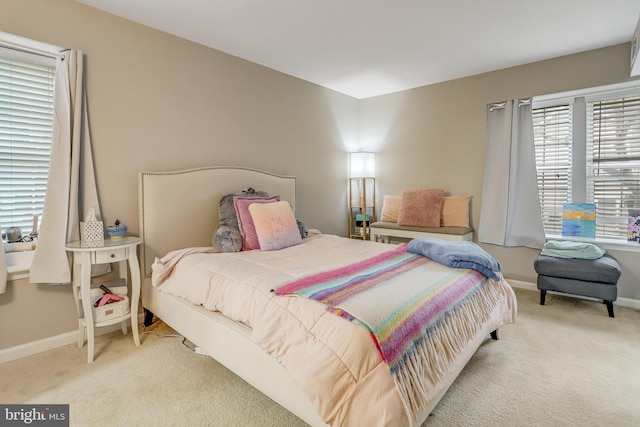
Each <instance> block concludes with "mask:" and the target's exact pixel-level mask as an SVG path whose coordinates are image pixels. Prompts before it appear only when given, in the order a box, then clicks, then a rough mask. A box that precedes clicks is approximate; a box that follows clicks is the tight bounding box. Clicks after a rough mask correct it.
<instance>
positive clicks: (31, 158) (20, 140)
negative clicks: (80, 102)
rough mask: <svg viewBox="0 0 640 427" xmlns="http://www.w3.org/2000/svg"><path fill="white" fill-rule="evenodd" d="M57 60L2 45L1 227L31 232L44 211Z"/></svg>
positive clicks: (0, 114) (0, 50) (0, 70)
mask: <svg viewBox="0 0 640 427" xmlns="http://www.w3.org/2000/svg"><path fill="white" fill-rule="evenodd" d="M54 76H55V60H54V59H51V58H46V57H42V56H39V55H33V54H25V53H21V52H16V51H12V50H10V49H4V48H0V226H2V231H3V233H4V231H5V230H6V228H7V227H10V226H16V227H20V228H21V229H22V231H23V235H24V234H28V233H30V232H31V230H32V227H33V224H34V215H40V214H42V207H43V203H44V196H45V192H46V188H47V176H48V172H49V158H50V153H51V140H52V126H53V82H54Z"/></svg>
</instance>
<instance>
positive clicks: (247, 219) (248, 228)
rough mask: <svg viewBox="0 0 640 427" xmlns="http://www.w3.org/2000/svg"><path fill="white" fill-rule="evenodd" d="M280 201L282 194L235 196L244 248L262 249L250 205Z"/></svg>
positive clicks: (234, 200)
mask: <svg viewBox="0 0 640 427" xmlns="http://www.w3.org/2000/svg"><path fill="white" fill-rule="evenodd" d="M278 201H280V196H271V197H234V198H233V206H234V207H235V209H236V214H237V216H238V228H239V229H240V234H241V235H242V250H243V251H251V250H253V249H260V242H259V241H258V235H257V233H256V227H255V225H254V224H253V218H252V217H251V213H250V212H249V206H250V205H252V204H253V203H274V202H278Z"/></svg>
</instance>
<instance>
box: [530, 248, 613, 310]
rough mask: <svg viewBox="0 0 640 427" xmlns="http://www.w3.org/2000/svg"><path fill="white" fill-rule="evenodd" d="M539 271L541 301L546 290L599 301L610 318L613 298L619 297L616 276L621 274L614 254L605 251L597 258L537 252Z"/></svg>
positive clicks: (535, 265) (537, 268) (536, 268)
mask: <svg viewBox="0 0 640 427" xmlns="http://www.w3.org/2000/svg"><path fill="white" fill-rule="evenodd" d="M533 265H534V268H535V270H536V272H537V273H538V280H537V282H538V289H540V304H541V305H544V301H545V296H546V294H547V291H555V292H562V293H566V294H572V295H579V296H584V297H590V298H596V299H600V300H602V301H603V302H604V303H605V304H606V305H607V310H608V312H609V317H613V301H615V300H616V299H617V298H618V286H617V285H618V279H619V278H620V275H621V274H622V270H621V269H620V265H619V264H618V261H616V259H615V258H614V257H612V256H611V255H609V254H604V255H603V256H602V257H601V258H598V259H576V258H557V257H552V256H546V255H538V257H537V258H536V260H535V261H534V264H533Z"/></svg>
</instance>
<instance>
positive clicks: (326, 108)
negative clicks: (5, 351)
mask: <svg viewBox="0 0 640 427" xmlns="http://www.w3.org/2000/svg"><path fill="white" fill-rule="evenodd" d="M0 31H4V32H8V33H12V34H16V35H19V36H23V37H28V38H31V39H35V40H40V41H43V42H47V43H51V44H54V45H57V46H63V47H68V48H73V49H79V50H82V51H83V53H84V55H85V59H86V74H87V92H88V97H89V102H88V106H89V116H90V123H91V136H92V142H93V149H94V157H95V165H96V173H97V180H98V188H99V192H100V198H101V205H102V211H103V215H104V218H105V221H107V222H113V221H114V220H115V219H116V218H118V219H120V220H121V221H122V222H123V223H125V224H127V225H128V226H129V230H130V231H131V232H132V233H136V232H137V231H138V205H137V203H138V194H137V175H138V173H139V172H140V171H145V170H173V169H182V168H192V167H199V166H206V165H242V166H248V167H255V168H258V169H264V170H268V171H271V172H275V173H280V174H284V175H293V176H296V177H297V189H298V194H297V198H296V208H297V216H298V218H300V219H301V220H303V221H304V222H305V224H307V226H309V227H312V228H319V229H321V230H323V231H325V232H327V233H333V234H346V231H347V221H346V218H347V216H346V215H347V208H346V195H345V192H346V173H347V163H346V162H347V155H346V153H347V148H346V147H345V144H347V143H349V144H352V143H353V141H355V139H356V131H357V111H358V102H357V100H355V99H353V98H351V97H348V96H345V95H342V94H338V93H336V92H333V91H330V90H327V89H324V88H322V87H319V86H317V85H314V84H311V83H308V82H305V81H303V80H300V79H297V78H294V77H290V76H287V75H284V74H282V73H279V72H276V71H273V70H270V69H267V68H265V67H262V66H259V65H256V64H254V63H250V62H247V61H244V60H241V59H238V58H235V57H232V56H230V55H226V54H224V53H221V52H218V51H215V50H212V49H209V48H206V47H203V46H201V45H198V44H195V43H191V42H188V41H186V40H182V39H179V38H176V37H173V36H170V35H167V34H165V33H161V32H159V31H156V30H153V29H150V28H148V27H143V26H140V25H137V24H134V23H132V22H129V21H126V20H124V19H120V18H117V17H114V16H112V15H109V14H107V13H104V12H100V11H98V10H96V9H92V8H90V7H87V6H84V5H82V4H80V3H77V2H75V1H73V0H0ZM238 190H241V189H238ZM74 307H75V306H74V303H73V297H72V292H71V287H70V286H69V285H64V286H61V287H56V288H55V289H53V288H51V287H46V286H36V285H31V284H29V283H27V281H26V280H20V281H17V282H15V283H11V284H9V290H8V292H7V293H6V294H4V295H0V349H2V348H8V347H12V346H15V345H18V344H21V343H24V342H29V341H33V340H37V339H42V338H46V337H49V336H54V335H57V334H62V333H64V332H68V331H72V330H74V329H75V328H77V320H76V314H75V308H74Z"/></svg>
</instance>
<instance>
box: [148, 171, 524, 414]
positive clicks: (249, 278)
mask: <svg viewBox="0 0 640 427" xmlns="http://www.w3.org/2000/svg"><path fill="white" fill-rule="evenodd" d="M295 186H296V180H295V178H294V177H288V176H281V175H277V174H272V173H268V172H264V171H259V170H255V169H247V168H242V167H220V166H214V167H205V168H197V169H189V170H181V171H169V172H142V173H140V175H139V221H140V234H141V237H142V239H143V244H142V245H141V257H140V259H141V264H142V266H141V271H142V275H143V280H142V283H143V285H142V305H143V307H144V309H145V312H146V313H152V314H153V315H155V316H157V317H159V318H160V319H162V320H163V321H164V322H165V323H167V324H168V325H169V326H171V327H172V328H174V329H175V330H176V331H177V332H178V333H180V334H182V335H183V336H185V337H186V338H187V339H188V340H190V341H191V342H193V343H194V344H195V345H197V346H198V347H199V348H200V349H202V350H203V351H204V352H206V353H207V354H208V355H210V356H211V357H213V358H214V359H216V360H217V361H218V362H220V363H221V364H223V365H224V366H226V367H227V368H228V369H230V370H231V371H233V372H234V373H236V374H237V375H238V376H240V377H241V378H243V379H244V380H245V381H247V382H248V383H250V384H252V385H253V386H254V387H255V388H257V389H258V390H260V391H261V392H262V393H264V394H266V395H267V396H269V397H270V398H271V399H273V400H274V401H275V402H277V403H278V404H280V405H282V406H283V407H284V408H286V409H288V410H289V411H290V412H292V413H294V414H295V415H296V416H298V417H299V418H301V419H302V420H303V421H305V422H306V423H308V424H309V425H312V426H326V425H347V426H348V425H389V426H395V425H397V426H405V425H406V426H414V425H415V426H418V425H420V424H422V423H423V422H424V420H425V419H426V417H427V416H428V415H429V413H430V412H431V411H432V410H433V408H434V407H435V406H436V404H437V403H438V401H439V400H440V399H441V398H442V396H443V395H444V394H445V393H446V391H447V389H448V388H449V386H450V385H451V384H452V383H453V381H454V380H455V378H456V377H457V376H458V374H459V373H460V371H461V370H462V369H463V368H464V366H465V364H466V363H467V362H468V360H469V359H470V358H471V357H472V356H473V354H474V353H475V351H476V350H477V348H478V347H479V346H480V345H481V344H482V343H483V342H484V341H485V340H486V339H488V338H489V336H490V335H491V336H492V337H493V338H497V330H498V328H499V327H500V326H502V325H504V324H506V323H511V322H513V321H515V314H516V301H515V296H514V294H513V291H512V290H511V288H510V287H509V285H508V284H507V283H506V282H505V281H504V279H503V278H502V277H501V276H500V277H499V279H498V280H492V279H488V280H487V279H485V280H484V281H483V286H484V287H485V288H488V287H489V286H488V285H486V283H490V284H491V289H492V290H491V292H490V293H491V294H492V298H487V297H485V296H484V294H482V295H480V292H478V293H477V294H478V295H480V297H482V298H483V299H486V300H487V301H489V302H487V304H488V307H486V308H485V309H484V311H485V313H484V315H483V316H484V317H483V319H482V321H477V322H476V321H473V320H471V321H470V320H465V322H466V323H465V325H464V327H462V328H460V330H459V331H458V330H454V333H453V334H451V335H456V336H458V335H459V336H462V335H465V334H467V335H469V336H468V338H466V339H464V340H462V339H457V341H459V344H458V345H457V348H456V349H455V351H452V350H451V349H447V351H446V352H447V353H452V354H447V356H446V357H444V355H442V356H440V355H438V357H434V359H442V360H445V359H447V358H449V359H451V361H450V363H445V362H438V363H440V364H442V367H441V369H439V372H438V375H431V374H430V373H428V372H427V373H424V372H423V373H422V374H420V377H423V376H425V377H426V376H428V377H429V378H430V379H429V380H427V381H426V382H425V384H426V386H424V388H425V390H423V391H421V395H422V396H423V398H424V399H423V400H422V401H420V402H419V403H418V404H415V402H410V403H407V398H406V396H405V394H403V392H401V391H399V386H398V374H396V375H395V376H392V375H391V373H390V369H389V366H387V363H389V362H388V361H387V363H385V361H383V359H385V357H386V353H384V352H382V350H381V342H376V341H375V340H372V336H374V335H373V334H372V332H371V330H368V329H367V328H365V327H363V326H362V325H361V324H358V321H357V319H356V321H353V319H350V320H345V317H347V316H344V315H342V316H341V315H336V314H339V313H337V311H339V310H334V311H333V312H330V311H328V310H327V307H326V306H325V305H323V304H321V303H319V302H318V301H314V300H309V299H307V298H304V297H302V296H300V295H293V296H292V295H291V294H289V295H284V294H283V295H279V294H277V293H278V290H279V289H284V288H285V286H283V285H286V284H287V280H286V279H287V278H289V279H291V278H297V279H300V280H301V281H302V280H304V279H307V278H308V277H311V276H314V274H316V273H317V274H318V275H320V274H321V272H322V274H325V270H326V271H327V272H331V273H333V272H334V271H338V270H340V269H341V268H342V269H346V267H345V266H347V265H349V266H351V265H355V264H358V263H366V262H369V261H370V260H372V259H377V258H379V257H386V256H390V255H389V254H390V253H391V252H394V251H399V250H400V249H395V246H394V245H387V244H384V243H376V242H370V241H356V240H351V239H347V238H342V237H337V236H327V235H323V234H321V233H315V234H314V233H312V234H314V235H312V236H311V237H309V238H306V239H304V240H303V241H302V243H301V244H299V245H295V246H292V247H287V248H284V249H281V250H276V251H260V250H255V251H243V252H239V253H234V254H219V253H209V252H211V251H210V250H209V249H210V246H211V237H212V234H213V233H214V231H215V229H216V227H217V226H218V203H219V201H220V199H221V198H222V197H223V196H225V195H227V194H230V193H236V192H238V191H240V190H242V189H245V188H249V187H252V188H256V189H260V190H265V191H267V192H268V193H270V194H272V195H275V194H277V195H279V196H280V199H281V200H283V201H286V202H288V203H289V205H290V206H291V208H292V209H293V210H294V211H295V201H296V188H295ZM302 220H304V219H303V218H302ZM208 248H209V249H208ZM330 253H331V255H329V254H330ZM394 253H395V252H394ZM325 254H326V255H325ZM336 255H337V258H338V259H340V262H337V263H336ZM398 256H403V257H408V256H410V255H407V254H401V255H398ZM212 257H213V258H212ZM265 257H266V258H265ZM297 257H300V258H297ZM414 258H420V259H422V258H425V257H421V256H420V257H414ZM414 258H412V259H414ZM159 259H162V260H164V261H165V262H166V264H167V265H171V266H172V268H171V269H168V270H167V272H166V274H164V275H163V280H162V281H158V274H157V269H158V263H159ZM293 259H295V260H296V261H295V262H292V261H290V260H293ZM298 259H299V260H300V261H298ZM407 259H408V258H407ZM205 260H206V261H205ZM211 260H213V264H215V263H219V264H221V265H222V268H223V269H224V271H226V272H227V273H225V279H224V280H222V279H220V280H221V281H220V283H221V285H220V286H221V289H225V286H227V282H230V286H229V289H230V290H231V291H230V293H231V294H234V293H236V290H237V289H238V288H240V287H242V286H245V285H246V286H248V289H249V290H250V295H253V296H249V297H245V296H242V298H250V299H247V300H246V303H243V304H241V305H244V306H247V307H253V308H256V307H257V310H256V311H255V313H257V314H255V313H252V314H246V315H245V314H244V313H242V312H238V311H237V310H240V308H238V304H237V303H236V304H235V306H234V305H233V304H231V303H227V302H216V301H213V302H210V303H209V302H204V301H205V299H209V298H215V294H216V292H217V291H208V290H206V289H207V288H206V286H210V285H211V283H213V285H215V284H216V283H218V282H216V281H217V280H218V277H221V275H220V273H218V272H217V270H216V271H214V272H213V273H212V272H210V271H209V268H212V269H213V268H214V267H209V264H210V263H211V262H212V261H211ZM231 260H233V262H237V261H239V262H241V263H245V264H242V265H249V264H247V263H249V262H251V263H252V264H250V267H248V268H245V267H237V266H235V264H229V263H231V262H232V261H231ZM412 262H413V261H412ZM420 262H422V263H427V264H429V265H430V267H429V268H434V269H435V270H434V272H433V273H431V272H430V273H428V275H427V276H425V277H431V275H432V274H433V275H434V276H433V277H434V278H436V277H439V276H437V274H450V271H449V270H455V271H456V274H457V272H458V271H459V270H467V269H451V268H449V267H445V266H443V265H441V264H439V263H436V262H428V261H421V260H420ZM154 263H155V265H154ZM341 263H342V264H341ZM161 264H162V263H161ZM334 264H336V266H335V269H334V267H333V266H334ZM162 265H163V266H164V264H162ZM256 265H257V266H256ZM265 266H266V267H265ZM276 266H278V267H276ZM263 267H264V268H266V270H265V271H262V270H260V269H261V268H263ZM420 268H426V267H420ZM174 269H175V270H174ZM189 269H191V270H189ZM234 269H235V270H234ZM234 271H236V273H233V272H234ZM245 271H251V272H252V274H251V275H249V274H244V272H245ZM228 272H232V273H228ZM237 272H243V274H238V273H237ZM472 273H473V272H472ZM181 274H182V275H181ZM185 274H186V275H185ZM412 274H413V273H412ZM416 274H417V273H416ZM421 274H422V273H421ZM234 275H238V276H242V277H241V278H240V277H238V278H235V276H234ZM200 276H202V277H203V278H204V279H203V280H199V279H198V280H196V279H197V278H198V277H200ZM398 276H399V275H398ZM415 277H418V276H415ZM421 277H422V276H421ZM483 277H484V276H483ZM165 280H166V281H165ZM381 280H382V279H381ZM393 280H396V276H394V277H393ZM207 281H208V282H209V283H208V284H204V282H207ZM152 282H155V284H156V286H154V283H152ZM200 282H203V283H202V284H200ZM271 282H273V284H271ZM181 283H188V286H187V287H186V289H188V291H185V292H186V294H185V295H180V296H178V293H175V294H174V293H171V292H172V289H174V288H175V289H178V288H179V285H180V284H181ZM296 283H297V282H296ZM385 283H386V282H385ZM289 284H291V283H289ZM241 285H242V286H241ZM280 286H282V287H280ZM163 288H165V289H163ZM167 289H169V290H167ZM274 291H275V292H274ZM205 294H206V295H205ZM211 294H213V295H214V296H212V295H211ZM254 296H255V298H254ZM198 298H201V300H200V299H198ZM224 298H230V297H226V296H225V297H224ZM225 301H226V300H225ZM205 307H207V308H205ZM282 307H284V309H282ZM349 307H351V306H349ZM227 310H228V312H227ZM274 310H276V311H274ZM279 310H283V311H282V313H281V312H280V311H279ZM470 311H471V310H467V309H464V310H457V312H458V313H462V314H463V315H464V317H465V318H467V319H468V316H469V314H468V313H469V312H470ZM223 312H225V313H224V314H223ZM363 315H364V314H363ZM309 316H310V317H309ZM451 317H453V316H451ZM145 321H146V322H147V321H148V318H147V319H145ZM252 323H255V324H252ZM316 325H318V326H317V329H315V328H316ZM462 329H464V331H462ZM469 331H471V332H469ZM436 332H437V331H436ZM439 334H440V332H437V333H433V334H432V335H433V336H435V337H437V336H439ZM271 335H276V336H275V337H272V336H271ZM442 335H444V333H442ZM291 337H293V338H292V340H293V342H290V341H287V340H289V339H290V338H291ZM434 342H436V341H435V338H434ZM432 347H434V346H432ZM434 348H435V347H434ZM430 351H435V350H430ZM329 359H331V360H333V359H335V360H337V361H338V362H339V363H340V364H341V366H340V368H337V370H336V371H335V372H333V371H331V373H330V374H326V375H325V372H329V370H330V369H333V367H329V361H328V360H329ZM430 363H436V362H430ZM331 364H334V363H333V361H331ZM420 369H422V368H420ZM405 393H406V392H405Z"/></svg>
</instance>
